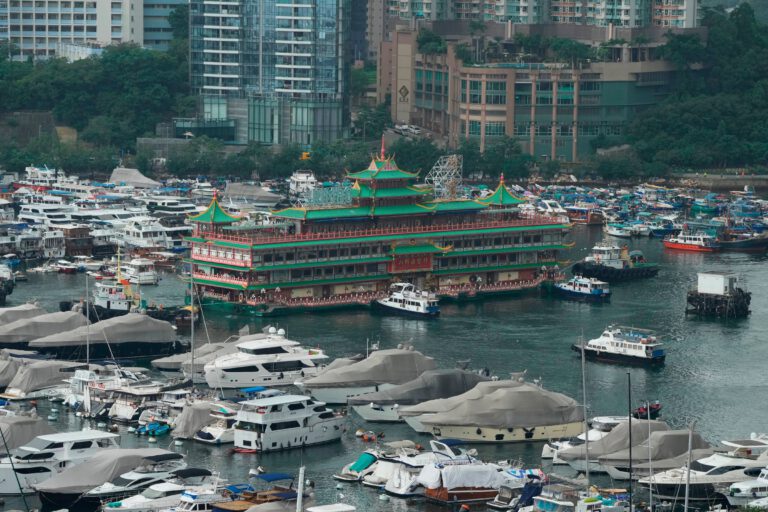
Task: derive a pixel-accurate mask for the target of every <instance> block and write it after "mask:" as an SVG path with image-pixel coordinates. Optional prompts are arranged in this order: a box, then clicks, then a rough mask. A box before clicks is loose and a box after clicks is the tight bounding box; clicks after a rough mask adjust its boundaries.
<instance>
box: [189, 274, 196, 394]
mask: <svg viewBox="0 0 768 512" xmlns="http://www.w3.org/2000/svg"><path fill="white" fill-rule="evenodd" d="M189 305H190V307H191V308H192V309H191V311H190V317H189V318H190V322H191V323H190V324H189V348H190V350H191V352H192V366H191V368H192V385H193V386H194V385H195V372H196V370H195V273H194V268H193V267H192V265H191V264H190V266H189Z"/></svg>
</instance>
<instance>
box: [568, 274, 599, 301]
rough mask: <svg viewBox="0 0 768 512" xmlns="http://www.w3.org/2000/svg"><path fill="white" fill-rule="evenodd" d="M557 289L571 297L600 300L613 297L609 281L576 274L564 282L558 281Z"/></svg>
mask: <svg viewBox="0 0 768 512" xmlns="http://www.w3.org/2000/svg"><path fill="white" fill-rule="evenodd" d="M555 291H556V292H557V293H559V294H560V295H563V296H565V297H568V298H571V299H581V300H598V301H599V300H609V299H610V298H611V290H610V288H609V286H608V283H606V282H605V281H600V280H599V279H595V278H593V277H581V276H574V277H572V278H570V279H569V280H567V281H564V282H562V283H556V284H555Z"/></svg>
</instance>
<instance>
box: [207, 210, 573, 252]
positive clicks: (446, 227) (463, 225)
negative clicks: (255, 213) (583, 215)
mask: <svg viewBox="0 0 768 512" xmlns="http://www.w3.org/2000/svg"><path fill="white" fill-rule="evenodd" d="M562 223H563V221H562V219H559V218H556V217H551V216H544V215H530V216H525V217H515V218H514V219H506V220H493V221H480V222H450V223H446V224H436V225H429V226H391V227H383V228H373V229H350V230H338V231H323V232H317V233H302V234H294V235H281V236H265V235H262V236H235V235H226V234H223V233H196V236H200V237H203V238H205V239H208V240H212V241H222V242H235V243H241V244H246V245H256V244H269V243H288V242H306V241H313V240H331V239H339V238H365V237H374V236H387V235H398V234H419V233H437V232H443V231H467V230H475V229H493V228H508V227H522V226H543V227H546V226H552V225H558V224H562Z"/></svg>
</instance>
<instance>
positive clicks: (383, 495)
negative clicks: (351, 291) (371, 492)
mask: <svg viewBox="0 0 768 512" xmlns="http://www.w3.org/2000/svg"><path fill="white" fill-rule="evenodd" d="M379 499H380V500H381V501H389V495H388V494H379Z"/></svg>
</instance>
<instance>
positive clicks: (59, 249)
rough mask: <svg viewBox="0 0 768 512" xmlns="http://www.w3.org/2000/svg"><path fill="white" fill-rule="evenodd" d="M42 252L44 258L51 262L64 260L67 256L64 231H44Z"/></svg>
mask: <svg viewBox="0 0 768 512" xmlns="http://www.w3.org/2000/svg"><path fill="white" fill-rule="evenodd" d="M42 252H43V258H46V259H49V260H50V259H58V258H63V257H64V256H65V255H66V254H67V250H66V246H65V240H64V231H62V230H61V229H53V228H51V229H48V230H46V231H43V236H42Z"/></svg>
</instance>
